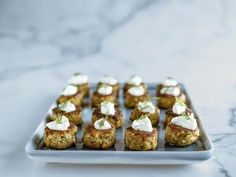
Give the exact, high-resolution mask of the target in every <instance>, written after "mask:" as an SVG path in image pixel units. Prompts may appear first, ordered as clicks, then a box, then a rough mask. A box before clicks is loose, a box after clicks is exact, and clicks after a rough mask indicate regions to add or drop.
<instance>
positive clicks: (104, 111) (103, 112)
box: [92, 101, 124, 128]
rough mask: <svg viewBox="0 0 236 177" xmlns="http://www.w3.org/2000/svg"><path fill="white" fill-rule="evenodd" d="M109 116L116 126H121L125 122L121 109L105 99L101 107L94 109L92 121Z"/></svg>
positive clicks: (109, 119)
mask: <svg viewBox="0 0 236 177" xmlns="http://www.w3.org/2000/svg"><path fill="white" fill-rule="evenodd" d="M104 116H107V121H108V122H109V123H110V124H112V125H114V127H115V128H119V127H121V126H122V124H123V121H124V119H123V115H122V112H121V110H120V109H119V108H118V107H117V106H115V105H114V103H112V102H109V101H103V102H102V103H101V105H100V106H99V107H96V108H95V109H94V110H93V114H92V122H93V123H94V122H95V121H97V120H99V119H101V118H103V117H104Z"/></svg>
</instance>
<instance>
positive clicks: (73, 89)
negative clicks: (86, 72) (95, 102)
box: [61, 85, 78, 96]
mask: <svg viewBox="0 0 236 177" xmlns="http://www.w3.org/2000/svg"><path fill="white" fill-rule="evenodd" d="M77 91H78V89H77V87H76V86H74V85H68V86H66V88H64V90H63V91H62V93H61V95H64V96H71V95H74V94H76V93H77Z"/></svg>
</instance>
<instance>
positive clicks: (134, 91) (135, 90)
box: [128, 86, 144, 96]
mask: <svg viewBox="0 0 236 177" xmlns="http://www.w3.org/2000/svg"><path fill="white" fill-rule="evenodd" d="M128 92H129V94H131V95H133V96H141V95H144V88H143V86H135V87H131V88H129V89H128Z"/></svg>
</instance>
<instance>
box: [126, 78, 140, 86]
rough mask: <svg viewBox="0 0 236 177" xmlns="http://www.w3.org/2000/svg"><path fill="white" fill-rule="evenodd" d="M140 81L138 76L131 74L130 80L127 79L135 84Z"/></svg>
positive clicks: (138, 83)
mask: <svg viewBox="0 0 236 177" xmlns="http://www.w3.org/2000/svg"><path fill="white" fill-rule="evenodd" d="M142 82H143V81H142V78H141V77H139V76H132V77H131V78H130V80H129V81H128V83H129V84H132V85H136V86H138V85H140V84H141V83H142Z"/></svg>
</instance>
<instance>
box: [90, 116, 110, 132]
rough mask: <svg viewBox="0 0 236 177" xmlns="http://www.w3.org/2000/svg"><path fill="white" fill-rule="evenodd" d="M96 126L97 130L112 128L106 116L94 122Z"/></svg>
mask: <svg viewBox="0 0 236 177" xmlns="http://www.w3.org/2000/svg"><path fill="white" fill-rule="evenodd" d="M94 127H95V128H96V129H97V130H108V129H110V128H111V124H110V123H109V122H108V121H107V120H106V119H104V118H101V119H99V120H97V121H95V122H94Z"/></svg>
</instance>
